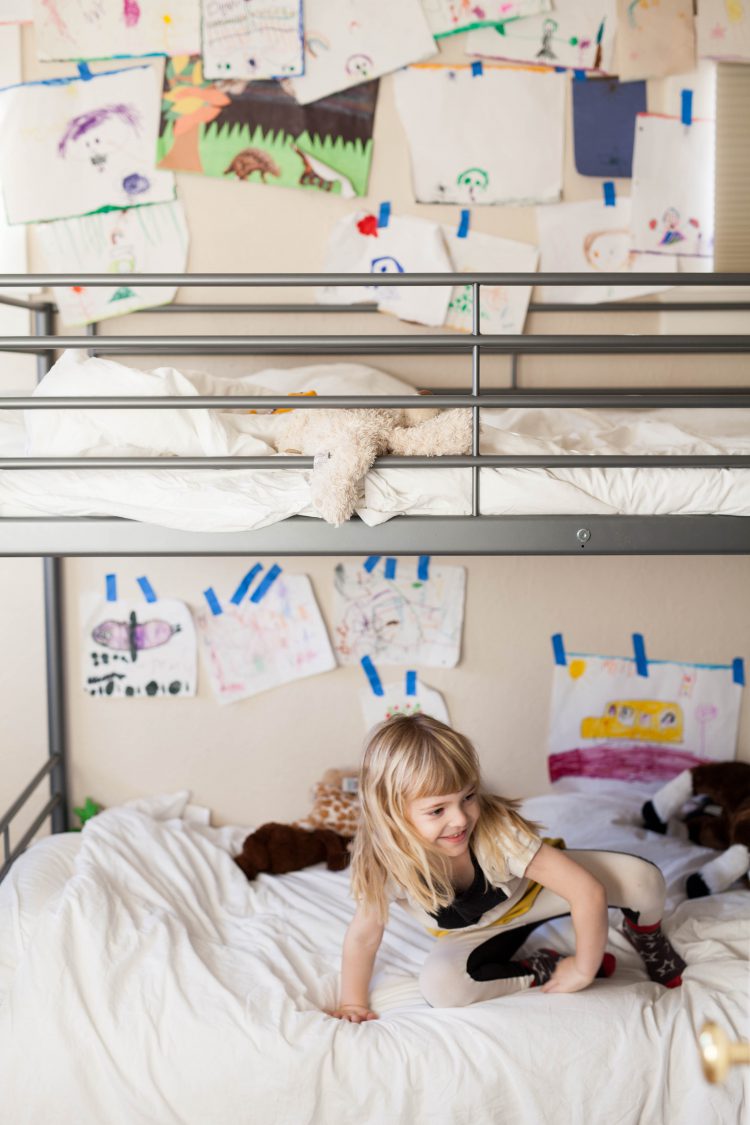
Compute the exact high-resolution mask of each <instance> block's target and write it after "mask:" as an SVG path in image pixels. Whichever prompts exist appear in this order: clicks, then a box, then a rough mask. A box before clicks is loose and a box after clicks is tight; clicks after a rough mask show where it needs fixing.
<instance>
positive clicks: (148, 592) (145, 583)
mask: <svg viewBox="0 0 750 1125" xmlns="http://www.w3.org/2000/svg"><path fill="white" fill-rule="evenodd" d="M136 582H137V583H138V585H139V586H140V588H141V590H142V591H143V596H144V598H145V599H146V601H147V602H155V601H156V594H155V593H154V587H153V586H152V585H151V583H150V582H149V580H148V578H146V575H145V574H143V575H141V577H140V578H136Z"/></svg>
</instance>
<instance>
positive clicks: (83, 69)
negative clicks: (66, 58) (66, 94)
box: [77, 62, 94, 82]
mask: <svg viewBox="0 0 750 1125" xmlns="http://www.w3.org/2000/svg"><path fill="white" fill-rule="evenodd" d="M77 65H78V77H79V78H82V79H83V81H84V82H90V81H91V79H92V78H93V77H94V76H93V74H92V73H91V71H90V70H89V64H88V63H86V62H79V63H78V64H77Z"/></svg>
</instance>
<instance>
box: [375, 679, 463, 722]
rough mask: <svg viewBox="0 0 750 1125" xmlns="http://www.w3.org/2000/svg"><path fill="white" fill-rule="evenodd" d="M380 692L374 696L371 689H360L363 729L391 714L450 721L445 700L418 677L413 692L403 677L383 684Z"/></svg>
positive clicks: (389, 717)
mask: <svg viewBox="0 0 750 1125" xmlns="http://www.w3.org/2000/svg"><path fill="white" fill-rule="evenodd" d="M382 687H383V695H375V693H374V692H373V691H372V689H371V688H369V687H365V688H362V689H361V690H360V693H359V702H360V706H361V707H362V714H363V716H364V720H365V729H366V730H370V729H371V728H372V727H374V726H375V724H376V723H382V722H384V721H385V720H386V719H391V718H393V716H394V715H416V714H417V712H421V713H422V714H424V715H432V717H433V719H440V722H441V723H450V721H451V718H450V715H449V714H448V708H447V707H446V706H445V700H444V699H443V697H442V695H441V694H440V692H439V691H436V690H435V688H431V687H428V686H427V684H423V683H422V681H421V679H420V678H419V677H417V678H416V685H415V689H414V692H413V694H411V695H409V694H408V693H407V690H406V686H405V683H404V678H402V679H400V680H397V681H395V682H394V683H388V684H383V685H382Z"/></svg>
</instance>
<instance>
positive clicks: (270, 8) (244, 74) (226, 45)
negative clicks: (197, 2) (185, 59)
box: [201, 0, 304, 79]
mask: <svg viewBox="0 0 750 1125" xmlns="http://www.w3.org/2000/svg"><path fill="white" fill-rule="evenodd" d="M201 8H202V17H203V18H202V31H203V73H204V74H205V76H206V78H249V79H258V78H288V77H290V76H291V75H295V74H302V73H303V71H304V58H303V53H302V52H303V36H302V0H271V2H270V3H269V0H201Z"/></svg>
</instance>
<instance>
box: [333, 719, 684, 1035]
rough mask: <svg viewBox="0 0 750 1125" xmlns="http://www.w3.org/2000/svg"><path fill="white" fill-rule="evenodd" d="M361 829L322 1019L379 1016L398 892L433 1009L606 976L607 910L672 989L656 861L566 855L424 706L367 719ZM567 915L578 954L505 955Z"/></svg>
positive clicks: (673, 964) (675, 974) (609, 960)
mask: <svg viewBox="0 0 750 1125" xmlns="http://www.w3.org/2000/svg"><path fill="white" fill-rule="evenodd" d="M359 794H360V802H361V810H362V811H361V817H360V824H359V827H358V829H357V835H356V837H355V842H354V849H353V855H352V869H351V875H352V892H353V895H354V898H355V899H356V901H357V908H356V912H355V915H354V918H353V920H352V922H351V924H350V926H349V928H348V930H347V932H346V937H345V939H344V952H343V963H342V974H341V977H342V979H341V998H340V1002H339V1005H338V1007H337V1008H336V1009H335V1010H333V1011H331V1012H330V1013H329V1014H330V1015H332V1016H336V1017H338V1018H339V1019H345V1020H350V1021H351V1022H352V1023H360V1022H362V1021H365V1020H371V1019H377V1015H376V1013H375V1012H373V1011H372V1010H371V1008H370V1005H369V985H370V978H371V976H372V967H373V963H374V961H375V955H376V953H377V951H378V947H379V946H380V942H381V939H382V936H383V930H384V928H385V923H386V921H387V919H388V907H389V903H390V902H392V901H398V902H399V903H400V904H401V905H402V906H404V907H405V908H406V909H407V910H408V911H409V912H410V913H411V914H413V915H415V916H416V917H417V918H418V919H419V921H420V922H421V923H422V924H423V925H424V926H425V927H426V928H427V930H428V931H429V933H431V934H433V935H434V936H435V937H436V938H437V939H438V940H437V941H436V942H435V945H434V946H433V948H432V950H431V952H430V953H429V955H428V957H427V960H426V961H425V964H424V967H423V968H422V972H421V974H420V977H419V984H420V988H421V991H422V994H423V996H424V998H425V999H426V1000H427V1002H428V1003H429V1004H431V1005H432V1006H433V1007H437V1008H445V1007H460V1006H463V1005H466V1004H473V1003H475V1002H476V1001H478V1000H492V999H495V998H496V997H499V996H508V995H510V994H511V993H514V992H520V991H523V990H524V989H527V988H534V987H536V986H541V989H542V991H543V992H577V991H579V990H580V989H582V988H586V986H587V985H588V984H590V983H591V981H592V980H593V979H594V977H596V976H609V975H610V974H611V973H612V972H613V971H614V957H612V956H611V955H610V954H605V952H604V948H605V945H606V941H607V928H608V916H607V908H608V907H609V906H617V907H620V909H622V911H623V913H624V914H625V925H624V929H623V932H624V935H625V937H626V938H627V939H628V941H629V942H630V943H631V945H633V946H634V947H635V949H636V950H638V952H639V953H640V954H641V956H642V957H643V959H644V961H645V963H646V969H647V972H648V974H649V976H650V977H651V979H652V980H655V981H658V982H659V983H660V984H663V985H665V986H666V987H667V988H674V987H676V986H677V985H679V984H681V977H680V973H681V972H682V969H683V968H684V967H685V963H684V962H683V961H682V960H681V959H680V958H679V957H678V955H677V953H676V952H675V950H674V949H673V948H672V946H671V945H670V944H669V942H668V941H667V939H666V937H665V936H664V934H663V933H662V932H661V926H660V919H661V915H662V909H663V907H664V899H665V893H666V888H665V884H664V878H663V876H662V874H661V872H660V871H659V869H658V867H655V866H654V864H652V863H649V862H648V861H647V860H644V859H639V858H638V857H637V856H632V855H626V854H624V853H622V852H608V851H561V850H559V848H560V845H561V841H550V842H544V841H543V840H541V839H540V837H539V835H538V833H537V830H536V826H535V825H533V824H531V823H530V822H529V821H527V820H524V818H523V817H522V816H521V815H520V814H519V813H518V812H517V811H516V809H517V805H518V802H516V801H508V800H505V799H503V798H502V797H497V796H495V795H494V794H491V793H488V792H486V791H485V790H484V789H483V788H482V784H481V780H480V770H479V762H478V759H477V755H476V751H475V750H474V748H473V746H472V745H471V743H470V742H469V740H468V739H467V738H465V737H464V736H463V735H461V734H458V733H457V732H456V731H454V730H452V729H451V728H450V727H448V726H446V725H445V724H444V723H441V722H439V721H438V720H437V719H433V718H430V717H429V716H428V715H423V714H419V713H417V714H415V715H410V716H407V715H399V716H397V717H395V718H393V719H389V720H388V721H387V722H385V723H381V724H380V726H378V727H376V728H375V730H374V731H373V734H372V736H371V738H370V740H369V743H368V745H367V747H366V749H365V754H364V758H363V761H362V769H361V774H360V788H359ZM566 914H570V916H571V918H572V920H573V929H574V931H575V939H576V951H575V954H574V955H573V956H572V957H561V956H560V954H559V953H557V952H556V951H555V950H553V949H544V950H540V951H539V952H537V953H531V954H529V955H528V956H526V957H524V958H522V959H521V960H513V959H512V958H513V954H514V953H515V952H516V951H517V950H518V949H519V948H520V947H521V946H522V945H523V943H524V942H525V941H526V939H527V937H528V935H529V934H530V933H531V931H532V930H533V929H534V928H535V927H536V926H539V925H541V923H542V922H546V921H547V920H548V919H550V918H558V917H560V916H562V915H566Z"/></svg>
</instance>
